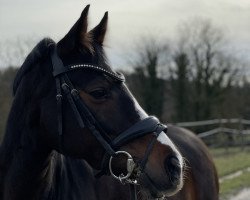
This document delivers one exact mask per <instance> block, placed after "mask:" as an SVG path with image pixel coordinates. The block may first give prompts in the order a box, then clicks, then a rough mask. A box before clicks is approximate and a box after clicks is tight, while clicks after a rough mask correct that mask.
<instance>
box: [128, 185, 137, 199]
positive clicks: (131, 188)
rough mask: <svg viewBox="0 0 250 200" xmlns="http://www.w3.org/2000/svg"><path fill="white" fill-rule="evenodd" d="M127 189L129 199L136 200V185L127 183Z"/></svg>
mask: <svg viewBox="0 0 250 200" xmlns="http://www.w3.org/2000/svg"><path fill="white" fill-rule="evenodd" d="M129 191H130V199H131V200H137V194H136V185H135V184H129Z"/></svg>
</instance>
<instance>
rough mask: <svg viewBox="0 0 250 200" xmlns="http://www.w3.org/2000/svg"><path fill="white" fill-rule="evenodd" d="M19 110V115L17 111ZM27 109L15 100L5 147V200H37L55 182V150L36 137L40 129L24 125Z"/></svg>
mask: <svg viewBox="0 0 250 200" xmlns="http://www.w3.org/2000/svg"><path fill="white" fill-rule="evenodd" d="M17 108H18V109H19V110H20V111H19V113H16V112H14V111H16V110H18V109H17ZM23 109H25V108H20V104H18V103H17V102H15V100H14V102H13V106H12V109H11V112H10V115H9V119H8V123H7V127H6V133H5V137H4V140H3V143H2V145H1V150H0V199H4V200H9V199H11V200H19V199H37V198H36V196H38V195H39V193H41V192H43V193H44V190H46V187H48V186H49V183H50V182H51V180H50V179H51V177H52V176H51V156H52V151H51V150H49V149H48V147H46V145H43V142H42V141H41V140H39V139H38V138H37V137H36V136H37V135H39V131H41V130H40V129H39V127H34V126H32V127H31V126H29V125H27V124H26V123H24V119H25V116H24V115H22V114H20V113H22V112H23V113H25V112H24V110H23ZM22 120H23V121H22Z"/></svg>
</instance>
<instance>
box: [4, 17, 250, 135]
mask: <svg viewBox="0 0 250 200" xmlns="http://www.w3.org/2000/svg"><path fill="white" fill-rule="evenodd" d="M179 32H180V35H179V37H178V40H177V41H175V42H173V43H172V44H170V42H166V41H167V40H163V39H162V40H155V39H152V38H147V39H143V40H141V42H140V43H139V45H138V46H137V48H136V49H135V50H134V51H132V53H133V55H134V56H133V57H134V59H133V60H132V61H131V60H130V61H129V65H130V66H131V67H133V71H132V72H130V73H128V72H126V71H125V75H126V78H127V84H128V86H129V88H130V89H131V90H132V92H133V94H134V95H135V96H136V99H137V100H138V101H139V103H140V104H141V105H142V107H143V108H144V109H145V110H146V111H147V112H148V113H149V114H153V115H156V116H158V117H159V118H161V120H162V121H165V122H172V123H174V122H181V121H197V120H206V119H213V118H245V119H250V104H249V102H250V83H249V81H248V77H247V76H246V75H244V74H245V72H246V71H245V70H246V68H244V65H243V64H242V63H243V62H242V61H241V60H238V59H236V58H235V57H234V56H232V55H230V56H229V54H228V53H227V51H226V49H227V43H225V42H224V37H223V34H222V32H221V31H220V30H219V29H216V28H215V27H213V26H212V25H211V23H209V22H207V21H193V22H191V23H189V24H186V25H183V26H182V27H181V28H180V31H179ZM245 66H247V65H245ZM16 71H17V69H16V68H12V67H10V68H6V69H5V70H1V71H0V91H1V92H0V113H1V114H0V139H1V136H2V134H3V132H4V127H5V124H6V119H7V115H8V112H9V108H10V104H11V101H12V94H11V86H12V81H13V79H14V76H15V74H16Z"/></svg>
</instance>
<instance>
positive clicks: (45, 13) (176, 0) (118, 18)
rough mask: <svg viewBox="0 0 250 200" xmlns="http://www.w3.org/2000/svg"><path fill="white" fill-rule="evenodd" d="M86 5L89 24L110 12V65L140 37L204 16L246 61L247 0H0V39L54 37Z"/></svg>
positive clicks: (172, 30) (170, 34)
mask: <svg viewBox="0 0 250 200" xmlns="http://www.w3.org/2000/svg"><path fill="white" fill-rule="evenodd" d="M87 4H91V6H90V13H89V26H90V27H89V29H91V28H92V27H94V26H95V25H97V23H99V20H100V19H101V18H102V16H103V14H104V12H105V11H109V31H108V37H107V41H106V46H107V51H108V56H109V60H110V61H111V64H112V65H114V66H117V67H123V66H125V65H126V61H127V60H126V59H127V58H126V56H125V54H126V52H127V51H128V48H129V47H131V46H133V44H134V43H135V42H136V41H137V40H138V38H139V37H140V36H145V35H148V34H149V35H152V36H154V37H159V38H160V37H166V38H170V39H172V40H174V39H175V36H176V35H177V34H178V33H177V26H178V24H180V23H182V22H183V21H187V20H189V19H192V18H194V17H198V18H199V17H202V18H207V19H210V20H211V21H212V23H213V24H214V25H215V26H219V27H221V28H222V29H224V30H225V34H226V36H227V38H228V40H229V41H231V44H230V45H231V46H232V47H233V48H232V49H233V50H234V53H235V54H237V56H242V57H244V58H246V59H249V60H250V58H249V57H250V0H92V1H90V0H88V1H83V0H71V1H70V0H42V1H41V0H0V42H3V41H6V40H8V41H11V40H16V39H17V38H20V39H22V38H29V37H34V38H36V40H37V39H42V38H43V37H48V36H49V37H51V38H52V39H55V40H56V41H58V40H59V39H60V38H61V37H63V36H64V35H65V33H66V32H67V31H68V30H69V29H70V27H71V26H72V25H73V24H74V22H75V21H76V20H77V19H78V17H79V16H80V13H81V11H82V9H83V8H84V7H85V6H86V5H87Z"/></svg>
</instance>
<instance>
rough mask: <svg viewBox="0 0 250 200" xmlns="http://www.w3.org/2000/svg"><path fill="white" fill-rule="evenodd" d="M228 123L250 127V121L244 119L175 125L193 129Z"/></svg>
mask: <svg viewBox="0 0 250 200" xmlns="http://www.w3.org/2000/svg"><path fill="white" fill-rule="evenodd" d="M229 123H231V124H232V123H233V124H236V123H241V124H243V125H250V120H246V119H238V118H232V119H212V120H204V121H195V122H179V123H176V125H177V126H181V127H195V126H205V125H214V124H229Z"/></svg>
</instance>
